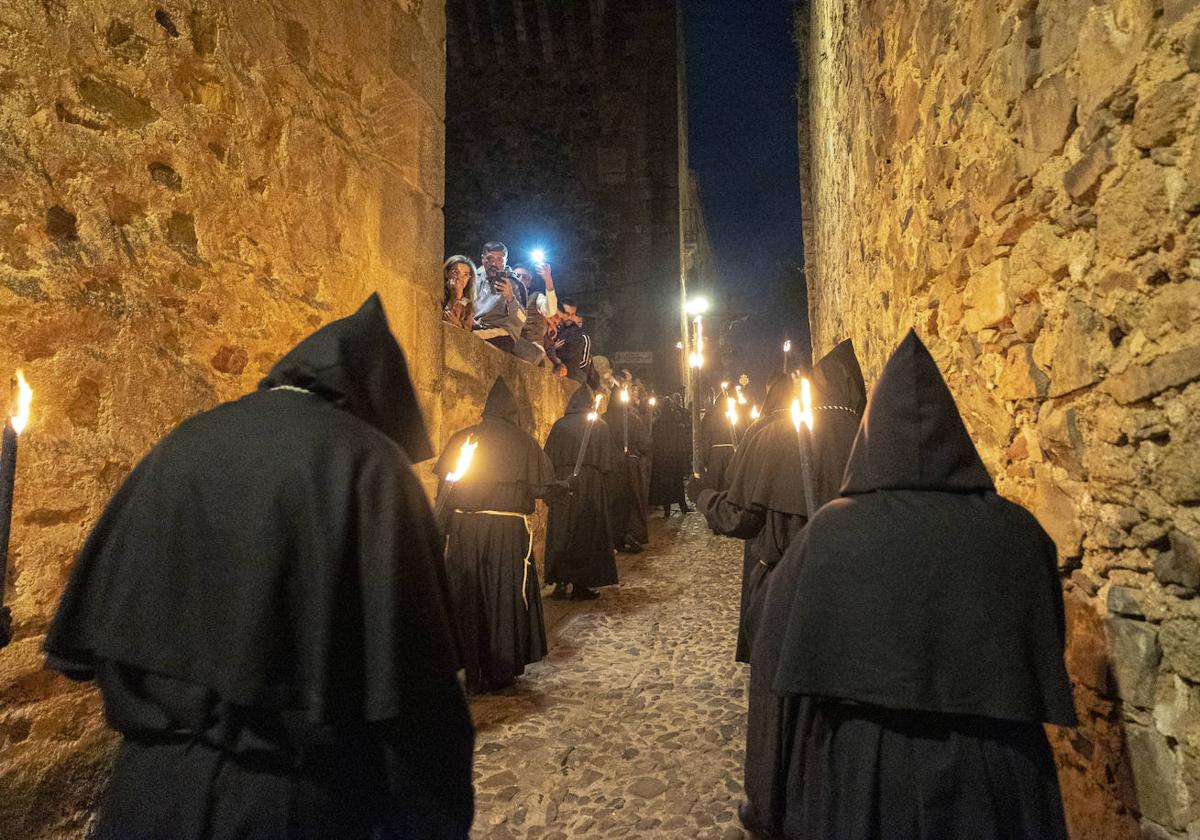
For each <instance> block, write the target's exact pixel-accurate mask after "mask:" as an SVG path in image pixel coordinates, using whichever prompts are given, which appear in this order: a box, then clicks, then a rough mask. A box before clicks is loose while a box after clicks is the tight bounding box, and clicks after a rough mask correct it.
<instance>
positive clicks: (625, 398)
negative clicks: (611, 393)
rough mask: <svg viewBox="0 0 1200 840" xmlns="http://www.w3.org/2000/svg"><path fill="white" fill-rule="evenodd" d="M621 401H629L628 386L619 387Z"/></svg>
mask: <svg viewBox="0 0 1200 840" xmlns="http://www.w3.org/2000/svg"><path fill="white" fill-rule="evenodd" d="M621 402H623V403H628V402H629V389H628V388H622V389H621Z"/></svg>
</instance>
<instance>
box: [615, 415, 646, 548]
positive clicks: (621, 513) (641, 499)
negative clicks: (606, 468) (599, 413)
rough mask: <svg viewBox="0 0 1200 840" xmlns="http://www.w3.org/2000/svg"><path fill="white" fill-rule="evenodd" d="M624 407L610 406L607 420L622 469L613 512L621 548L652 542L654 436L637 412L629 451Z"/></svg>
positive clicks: (617, 473) (618, 471)
mask: <svg viewBox="0 0 1200 840" xmlns="http://www.w3.org/2000/svg"><path fill="white" fill-rule="evenodd" d="M626 410H627V409H626V406H625V405H624V404H623V403H620V402H616V403H612V402H610V405H609V408H608V411H607V412H605V415H604V420H605V422H606V423H607V424H608V431H609V434H610V435H611V436H612V438H613V443H614V444H615V445H616V446H617V460H618V464H619V466H618V468H617V469H616V470H615V471H614V472H613V483H612V489H611V496H610V502H611V505H612V507H611V512H610V514H609V518H610V521H611V523H612V530H613V539H614V540H615V541H616V544H617V546H618V547H619V546H620V545H623V544H625V543H628V542H631V541H632V542H637V543H640V544H642V545H645V544H646V543H648V542H650V529H649V525H648V523H647V521H646V519H647V515H648V510H647V507H648V504H647V491H648V489H649V483H650V448H651V444H650V433H649V432H648V431H647V430H646V426H645V425H644V424H643V423H642V418H641V417H639V416H638V413H637V411H636V410H635V409H628V411H629V449H628V451H627V452H625V451H624V449H625V412H626Z"/></svg>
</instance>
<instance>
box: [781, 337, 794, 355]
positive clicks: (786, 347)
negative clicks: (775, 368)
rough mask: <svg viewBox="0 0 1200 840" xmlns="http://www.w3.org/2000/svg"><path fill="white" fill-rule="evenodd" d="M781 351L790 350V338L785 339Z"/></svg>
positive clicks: (787, 351)
mask: <svg viewBox="0 0 1200 840" xmlns="http://www.w3.org/2000/svg"><path fill="white" fill-rule="evenodd" d="M783 352H784V353H790V352H792V340H791V339H790V338H789V339H788V340H787V341H785V342H783Z"/></svg>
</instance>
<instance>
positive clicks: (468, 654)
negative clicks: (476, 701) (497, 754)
mask: <svg viewBox="0 0 1200 840" xmlns="http://www.w3.org/2000/svg"><path fill="white" fill-rule="evenodd" d="M518 423H519V420H518V411H517V403H516V400H515V399H514V398H513V395H512V392H511V391H510V390H509V389H508V386H507V385H505V384H504V381H503V380H501V379H497V380H496V383H495V385H493V386H492V391H491V393H490V394H489V395H488V399H487V404H486V405H485V406H484V409H483V420H482V422H480V423H479V424H477V425H475V426H472V427H470V428H468V429H463V430H462V431H460V432H458V433H457V434H455V435H454V436H453V437H451V438H450V441H449V443H447V444H446V448H445V449H444V450H443V451H442V456H441V458H439V459H438V462H437V465H436V466H435V467H434V472H435V474H436V475H437V476H438V478H439V479H445V477H446V475H447V474H448V473H450V472H452V471H453V470H454V469H455V467H456V464H457V462H458V457H459V453H460V450H461V448H462V445H463V443H465V442H466V441H467V439H468V438H469V437H473V438H474V439H475V440H476V442H477V444H478V445H477V447H476V449H475V454H474V459H473V460H472V462H471V467H470V469H469V470H468V471H467V474H466V475H465V476H463V477H462V479H460V480H459V481H457V482H452V483H448V482H446V481H444V480H443V481H442V482H441V485H440V487H439V492H438V503H439V508H440V509H441V511H442V518H443V520H444V521H445V522H446V523H447V524H448V529H447V530H448V531H449V539H448V542H447V546H446V580H447V583H448V584H449V590H450V600H451V603H452V604H453V607H454V621H455V624H456V625H457V628H458V636H459V639H460V640H461V641H462V646H463V666H464V668H465V669H466V676H467V689H468V690H469V691H471V692H473V693H474V692H480V691H489V690H492V689H496V688H503V687H505V686H508V685H512V683H513V682H514V680H516V678H517V677H518V676H520V675H521V674H522V673H523V672H524V671H525V666H526V665H528V664H530V663H532V662H537V661H538V660H540V659H542V658H543V657H544V656H545V655H546V624H545V619H544V618H543V616H542V596H541V586H540V585H539V583H538V574H537V565H536V562H535V560H534V556H533V535H532V532H531V531H530V530H529V527H528V521H527V520H526V518H525V517H526V516H527V515H528V514H531V513H533V511H534V508H535V505H536V501H535V500H536V499H537V498H539V497H544V496H545V495H546V493H547V491H548V490H549V489H550V488H551V486H552V485H553V484H554V471H553V468H552V467H551V466H550V461H549V460H548V459H547V458H546V455H545V453H543V452H542V449H541V447H539V446H538V444H537V441H535V440H534V439H533V437H532V436H531V435H530V434H529V433H528V432H526V431H524V430H523V429H521V427H520V426H519V425H518ZM464 511H472V512H469V513H468V512H464ZM479 511H489V512H488V513H480V512H479ZM502 514H509V515H502Z"/></svg>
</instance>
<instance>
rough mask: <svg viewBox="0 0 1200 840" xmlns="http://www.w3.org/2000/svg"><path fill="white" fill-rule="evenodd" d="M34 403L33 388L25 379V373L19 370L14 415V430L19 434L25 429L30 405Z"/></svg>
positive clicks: (12, 421) (12, 420)
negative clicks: (15, 411)
mask: <svg viewBox="0 0 1200 840" xmlns="http://www.w3.org/2000/svg"><path fill="white" fill-rule="evenodd" d="M32 404H33V389H32V388H30V387H29V383H28V382H26V381H25V374H24V373H22V372H21V371H19V370H18V371H17V413H16V414H14V415H13V416H12V419H11V420H10V422H11V423H12V427H13V431H14V432H16V433H17V434H21V432H23V431H25V424H27V423H28V422H29V406H30V405H32Z"/></svg>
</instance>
